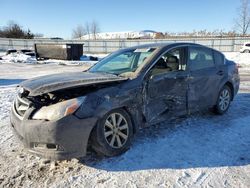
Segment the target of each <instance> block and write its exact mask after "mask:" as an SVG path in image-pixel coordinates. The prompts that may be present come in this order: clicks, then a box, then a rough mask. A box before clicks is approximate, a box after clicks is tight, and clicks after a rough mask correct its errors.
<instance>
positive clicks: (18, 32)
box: [0, 21, 35, 39]
mask: <svg viewBox="0 0 250 188" xmlns="http://www.w3.org/2000/svg"><path fill="white" fill-rule="evenodd" d="M34 36H35V34H33V33H32V32H31V31H30V30H29V29H28V30H24V29H23V28H22V26H21V25H19V24H18V23H15V22H13V21H10V22H9V23H8V24H7V26H5V27H3V28H0V37H1V38H20V39H33V38H34Z"/></svg>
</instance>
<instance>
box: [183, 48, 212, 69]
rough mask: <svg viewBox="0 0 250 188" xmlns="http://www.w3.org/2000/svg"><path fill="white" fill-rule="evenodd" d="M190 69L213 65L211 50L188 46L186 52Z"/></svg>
mask: <svg viewBox="0 0 250 188" xmlns="http://www.w3.org/2000/svg"><path fill="white" fill-rule="evenodd" d="M188 64H189V66H190V70H200V69H205V68H210V67H214V58H213V53H212V50H211V49H209V48H200V47H190V48H189V52H188Z"/></svg>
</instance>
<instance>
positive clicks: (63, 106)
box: [32, 97, 85, 120]
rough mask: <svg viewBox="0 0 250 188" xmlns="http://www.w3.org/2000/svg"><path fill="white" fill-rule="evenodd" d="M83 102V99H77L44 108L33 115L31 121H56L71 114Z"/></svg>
mask: <svg viewBox="0 0 250 188" xmlns="http://www.w3.org/2000/svg"><path fill="white" fill-rule="evenodd" d="M84 100H85V97H78V98H74V99H70V100H67V101H63V102H59V103H57V104H53V105H50V106H44V107H42V108H41V109H39V110H38V111H37V112H36V113H35V114H34V115H33V118H32V119H45V120H58V119H60V118H62V117H64V116H67V115H70V114H73V113H74V112H75V111H76V110H77V109H78V108H79V106H80V105H81V104H82V103H83V101H84Z"/></svg>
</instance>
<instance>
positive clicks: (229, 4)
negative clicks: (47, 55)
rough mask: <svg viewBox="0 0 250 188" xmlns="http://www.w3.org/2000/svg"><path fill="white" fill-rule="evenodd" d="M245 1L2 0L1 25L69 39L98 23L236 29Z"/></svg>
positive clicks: (113, 27)
mask: <svg viewBox="0 0 250 188" xmlns="http://www.w3.org/2000/svg"><path fill="white" fill-rule="evenodd" d="M239 6H240V0H178V1H175V0H171V1H169V0H40V1H38V0H0V27H3V26H5V25H6V24H7V23H8V21H9V20H14V21H16V22H18V23H19V24H20V25H22V26H23V28H24V29H27V28H29V29H30V30H31V31H32V32H33V33H43V34H44V35H45V36H48V37H55V36H58V37H63V38H70V37H71V33H72V29H73V28H74V27H76V26H77V25H78V24H83V25H84V23H85V22H87V21H89V22H90V21H92V20H96V21H97V22H98V23H99V25H100V29H101V31H102V32H114V31H138V30H145V29H150V30H155V31H161V32H166V31H168V32H183V31H193V30H201V29H207V30H210V31H213V30H215V29H223V30H225V31H228V30H232V29H233V26H234V19H235V17H236V16H237V8H238V7H239Z"/></svg>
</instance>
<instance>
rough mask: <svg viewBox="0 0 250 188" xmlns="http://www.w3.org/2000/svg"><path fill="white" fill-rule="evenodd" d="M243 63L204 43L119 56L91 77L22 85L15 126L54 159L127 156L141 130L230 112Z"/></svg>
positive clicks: (80, 74) (147, 48)
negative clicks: (204, 114)
mask: <svg viewBox="0 0 250 188" xmlns="http://www.w3.org/2000/svg"><path fill="white" fill-rule="evenodd" d="M239 82H240V80H239V74H238V68H237V66H236V64H235V63H234V62H232V61H229V60H227V59H225V56H224V55H223V54H222V53H220V52H218V51H216V50H214V49H211V48H207V47H205V46H202V45H198V44H190V43H174V44H150V45H143V46H136V47H131V48H127V49H123V50H119V51H117V52H115V53H112V54H111V55H109V56H108V57H106V58H104V59H103V60H101V61H100V62H98V63H97V64H96V65H94V66H93V67H91V68H90V69H89V70H88V71H85V72H76V73H63V74H54V75H48V76H42V77H38V78H34V79H30V80H27V81H24V82H22V83H21V84H20V85H19V87H18V90H19V92H18V95H17V97H16V99H15V101H14V103H13V106H12V110H11V125H12V127H13V130H14V132H15V133H16V135H18V137H19V138H20V139H21V140H22V141H23V143H24V145H25V147H26V148H28V150H29V151H30V152H32V153H35V154H37V155H40V156H43V157H46V158H51V159H66V158H71V157H81V156H84V155H86V152H87V146H90V147H92V148H93V149H94V150H95V151H96V152H98V153H100V154H103V155H105V156H115V155H119V154H121V153H123V152H125V151H126V150H127V149H128V148H129V146H130V145H131V142H132V138H133V136H134V135H135V133H136V131H137V130H138V129H140V128H143V127H145V126H149V125H152V124H156V123H159V122H161V121H165V120H167V119H172V118H175V117H178V116H182V115H187V114H190V113H194V112H197V111H201V110H204V109H208V108H213V110H214V112H216V113H217V114H223V113H225V112H226V111H227V110H228V108H229V106H230V102H231V101H232V100H233V99H234V97H235V95H236V94H237V92H238V89H239Z"/></svg>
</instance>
